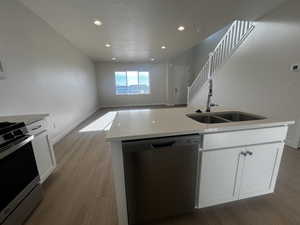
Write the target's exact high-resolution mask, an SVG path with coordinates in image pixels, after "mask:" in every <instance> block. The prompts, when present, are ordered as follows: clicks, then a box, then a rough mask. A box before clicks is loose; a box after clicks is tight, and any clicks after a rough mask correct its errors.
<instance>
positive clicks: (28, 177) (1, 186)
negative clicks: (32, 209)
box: [0, 136, 39, 224]
mask: <svg viewBox="0 0 300 225" xmlns="http://www.w3.org/2000/svg"><path fill="white" fill-rule="evenodd" d="M32 140H33V136H25V137H22V138H20V139H19V140H16V141H14V142H13V143H10V145H9V146H7V147H6V148H5V149H3V148H2V149H0V190H1V192H0V195H1V198H0V224H1V223H2V222H3V221H4V220H5V218H6V217H7V216H8V215H9V214H10V213H11V212H12V211H13V210H14V209H15V208H16V206H17V205H18V204H19V203H20V202H21V201H22V200H23V199H24V198H25V197H26V196H27V195H28V194H29V193H30V192H31V191H32V189H33V188H34V187H35V186H36V185H38V183H39V174H38V170H37V166H36V161H35V158H34V153H33V148H32V144H31V141H32Z"/></svg>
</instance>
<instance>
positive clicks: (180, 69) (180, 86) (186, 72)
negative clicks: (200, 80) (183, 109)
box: [167, 48, 194, 105]
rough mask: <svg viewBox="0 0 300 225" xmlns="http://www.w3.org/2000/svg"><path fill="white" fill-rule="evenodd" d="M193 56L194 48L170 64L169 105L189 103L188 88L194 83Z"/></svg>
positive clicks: (175, 58)
mask: <svg viewBox="0 0 300 225" xmlns="http://www.w3.org/2000/svg"><path fill="white" fill-rule="evenodd" d="M193 55H194V48H191V49H188V50H186V51H185V52H183V53H182V54H180V55H178V56H176V57H174V58H172V59H170V60H169V62H168V75H167V76H168V78H167V81H168V97H167V103H168V104H169V105H181V104H186V103H187V87H188V86H189V85H190V84H191V82H192V81H193V71H192V62H193Z"/></svg>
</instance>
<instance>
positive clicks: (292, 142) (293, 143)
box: [285, 139, 299, 149]
mask: <svg viewBox="0 0 300 225" xmlns="http://www.w3.org/2000/svg"><path fill="white" fill-rule="evenodd" d="M285 144H286V145H287V146H289V147H292V148H294V149H298V148H299V146H298V142H297V141H295V140H291V139H286V140H285Z"/></svg>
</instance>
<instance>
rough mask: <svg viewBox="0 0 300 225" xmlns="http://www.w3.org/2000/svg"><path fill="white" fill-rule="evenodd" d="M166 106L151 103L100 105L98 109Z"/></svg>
mask: <svg viewBox="0 0 300 225" xmlns="http://www.w3.org/2000/svg"><path fill="white" fill-rule="evenodd" d="M160 105H166V106H168V104H167V103H151V104H127V105H101V106H100V107H99V108H114V107H130V106H133V107H134V106H160Z"/></svg>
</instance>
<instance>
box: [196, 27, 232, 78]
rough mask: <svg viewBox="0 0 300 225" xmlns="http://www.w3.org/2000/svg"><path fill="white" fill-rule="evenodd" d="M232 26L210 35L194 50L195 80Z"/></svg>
mask: <svg viewBox="0 0 300 225" xmlns="http://www.w3.org/2000/svg"><path fill="white" fill-rule="evenodd" d="M230 25H231V24H229V25H227V26H225V27H224V28H222V29H220V30H219V31H217V32H215V33H214V34H212V35H210V36H209V37H208V38H206V39H205V40H203V41H201V42H200V43H199V44H198V45H197V46H195V47H194V48H193V61H192V71H193V74H194V78H196V77H197V75H198V73H199V72H200V71H201V69H202V67H203V66H204V64H205V63H206V62H207V60H208V56H209V53H210V52H211V51H213V50H214V49H215V47H216V46H217V44H218V43H219V42H220V40H221V39H222V37H223V36H224V35H225V33H226V32H227V30H228V29H229V27H230Z"/></svg>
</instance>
